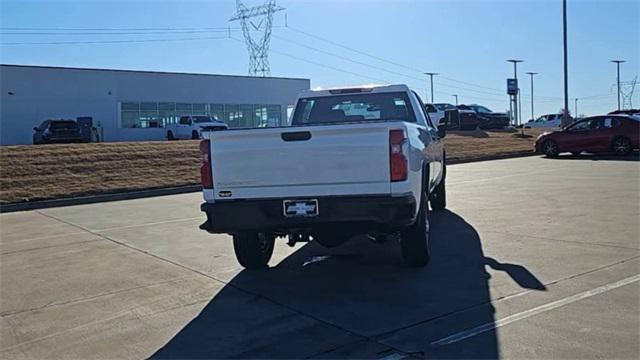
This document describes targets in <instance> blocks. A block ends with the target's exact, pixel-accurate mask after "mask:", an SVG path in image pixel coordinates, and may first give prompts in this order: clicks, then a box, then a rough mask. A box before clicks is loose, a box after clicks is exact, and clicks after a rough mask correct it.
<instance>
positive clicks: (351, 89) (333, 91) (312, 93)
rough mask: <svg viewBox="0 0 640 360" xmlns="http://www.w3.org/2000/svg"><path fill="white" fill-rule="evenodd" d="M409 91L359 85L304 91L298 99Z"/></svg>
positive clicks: (405, 87)
mask: <svg viewBox="0 0 640 360" xmlns="http://www.w3.org/2000/svg"><path fill="white" fill-rule="evenodd" d="M410 91H411V89H409V87H408V86H407V85H404V84H397V85H361V86H348V87H339V88H330V89H322V90H305V91H303V92H302V93H300V97H302V98H304V97H319V96H335V95H342V94H358V93H372V94H375V93H378V94H379V93H391V92H407V93H408V92H410Z"/></svg>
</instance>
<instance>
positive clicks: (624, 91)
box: [620, 76, 638, 109]
mask: <svg viewBox="0 0 640 360" xmlns="http://www.w3.org/2000/svg"><path fill="white" fill-rule="evenodd" d="M637 81H638V77H637V76H636V77H635V78H633V80H631V81H625V82H621V83H620V96H622V108H623V109H633V104H632V100H633V90H635V88H636V82H637Z"/></svg>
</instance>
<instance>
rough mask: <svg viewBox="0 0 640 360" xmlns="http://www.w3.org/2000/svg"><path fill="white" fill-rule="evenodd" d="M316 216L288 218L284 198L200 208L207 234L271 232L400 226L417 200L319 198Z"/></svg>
mask: <svg viewBox="0 0 640 360" xmlns="http://www.w3.org/2000/svg"><path fill="white" fill-rule="evenodd" d="M317 199H318V210H319V214H318V216H315V217H298V218H288V217H285V216H284V214H283V200H284V199H267V200H230V201H218V202H215V203H204V204H202V205H201V206H200V209H201V210H202V211H203V212H205V213H206V214H207V221H206V222H205V223H204V224H202V225H200V229H202V230H205V231H208V232H210V233H235V232H240V231H252V230H253V231H257V230H260V231H272V232H282V233H286V232H288V231H291V230H297V229H310V230H313V229H314V228H322V229H323V230H326V229H327V228H328V227H332V226H335V227H340V226H345V225H348V226H349V227H350V229H354V228H358V227H362V228H363V229H372V228H373V229H375V228H380V229H386V230H389V229H397V228H398V229H399V228H403V227H406V226H409V225H411V224H413V222H414V221H415V215H416V199H415V198H414V197H413V195H405V196H398V197H396V196H330V197H318V198H317Z"/></svg>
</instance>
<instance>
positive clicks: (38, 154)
mask: <svg viewBox="0 0 640 360" xmlns="http://www.w3.org/2000/svg"><path fill="white" fill-rule="evenodd" d="M526 131H527V133H528V134H532V135H537V133H538V132H536V131H534V130H526ZM534 139H535V137H532V138H518V137H516V136H515V133H514V132H507V131H492V132H482V131H475V132H451V133H450V134H449V135H448V136H447V138H446V145H447V155H448V158H449V159H451V160H467V159H470V160H472V159H482V158H486V157H487V156H495V155H509V154H514V153H521V152H522V151H527V150H532V147H533V140H534ZM199 163H200V156H199V153H198V142H197V141H176V142H123V143H100V144H59V145H43V146H30V145H25V146H3V147H0V202H4V203H6V202H20V201H34V200H43V199H54V198H63V197H74V196H83V195H94V194H105V193H112V192H122V191H134V190H142V189H153V188H166V187H176V186H184V185H193V184H198V183H199V177H200V174H199V170H198V169H199Z"/></svg>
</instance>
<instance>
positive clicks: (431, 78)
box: [424, 72, 440, 104]
mask: <svg viewBox="0 0 640 360" xmlns="http://www.w3.org/2000/svg"><path fill="white" fill-rule="evenodd" d="M424 74H425V75H429V78H430V80H431V103H432V104H433V76H434V75H440V74H439V73H433V72H426V73H424Z"/></svg>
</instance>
